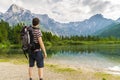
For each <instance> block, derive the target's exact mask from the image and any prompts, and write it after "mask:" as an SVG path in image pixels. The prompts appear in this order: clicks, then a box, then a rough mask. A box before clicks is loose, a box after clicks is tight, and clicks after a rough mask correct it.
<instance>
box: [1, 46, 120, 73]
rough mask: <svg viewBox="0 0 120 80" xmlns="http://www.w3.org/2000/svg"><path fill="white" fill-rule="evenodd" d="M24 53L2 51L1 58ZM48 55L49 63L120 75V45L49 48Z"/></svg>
mask: <svg viewBox="0 0 120 80" xmlns="http://www.w3.org/2000/svg"><path fill="white" fill-rule="evenodd" d="M22 53H23V52H22V50H21V49H18V48H10V49H0V58H14V57H16V56H15V55H22V57H24V55H23V54H22ZM47 53H48V58H47V60H46V62H47V61H48V62H49V63H55V64H60V65H67V66H71V67H74V68H81V67H86V68H91V69H94V70H107V71H109V72H110V73H112V74H120V45H117V44H115V45H114V44H106V45H103V44H101V45H76V46H75V45H74V46H49V47H47ZM17 57H20V56H17ZM24 58H25V57H24Z"/></svg>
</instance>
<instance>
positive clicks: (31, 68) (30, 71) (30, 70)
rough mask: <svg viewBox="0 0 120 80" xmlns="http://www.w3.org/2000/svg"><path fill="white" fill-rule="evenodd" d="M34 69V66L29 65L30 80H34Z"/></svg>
mask: <svg viewBox="0 0 120 80" xmlns="http://www.w3.org/2000/svg"><path fill="white" fill-rule="evenodd" d="M32 71H33V67H29V70H28V72H29V78H30V80H32Z"/></svg>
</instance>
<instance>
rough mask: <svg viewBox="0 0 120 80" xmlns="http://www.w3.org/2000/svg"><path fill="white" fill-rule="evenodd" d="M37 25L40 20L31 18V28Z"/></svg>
mask: <svg viewBox="0 0 120 80" xmlns="http://www.w3.org/2000/svg"><path fill="white" fill-rule="evenodd" d="M39 23H40V20H39V19H38V18H33V20H32V24H33V26H36V25H38V24H39Z"/></svg>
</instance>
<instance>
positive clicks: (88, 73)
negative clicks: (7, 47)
mask: <svg viewBox="0 0 120 80" xmlns="http://www.w3.org/2000/svg"><path fill="white" fill-rule="evenodd" d="M0 65H1V67H0V71H1V70H2V71H1V74H2V75H1V76H0V78H1V77H2V80H4V78H5V77H6V75H8V74H9V73H10V72H8V71H9V70H12V71H11V74H10V76H9V75H8V76H7V77H11V76H13V77H12V78H13V79H12V80H20V79H19V78H21V79H22V80H24V79H27V78H28V75H27V74H28V73H27V69H28V65H27V64H14V63H11V62H0ZM2 66H3V67H2ZM7 67H8V68H7ZM18 67H19V68H18ZM6 68H7V69H6ZM3 70H4V71H3ZM5 72H6V73H5ZM44 72H45V73H44V75H45V80H74V79H75V80H119V79H120V75H112V74H108V73H106V72H104V70H98V71H96V70H93V69H89V68H87V69H86V68H85V67H83V68H79V69H76V68H74V67H71V66H66V65H56V64H51V63H46V62H45V71H44ZM16 73H17V74H16ZM23 74H25V75H23ZM34 74H36V75H35V77H34V78H36V79H37V68H36V67H34ZM51 77H52V78H51ZM6 80H9V78H8V79H6Z"/></svg>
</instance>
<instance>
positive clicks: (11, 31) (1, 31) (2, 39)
mask: <svg viewBox="0 0 120 80" xmlns="http://www.w3.org/2000/svg"><path fill="white" fill-rule="evenodd" d="M22 27H23V25H22V24H21V23H19V24H17V25H14V26H11V25H9V23H8V22H5V21H3V20H1V21H0V43H3V44H6V43H10V44H20V43H21V39H20V31H21V29H22ZM42 34H43V37H42V38H43V40H44V41H45V42H47V41H49V42H55V41H56V42H57V41H62V40H73V41H101V40H104V41H108V40H119V39H118V38H116V37H113V36H111V37H99V36H90V35H88V36H82V35H81V36H78V35H76V36H57V35H54V34H52V33H51V32H43V31H42Z"/></svg>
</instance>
